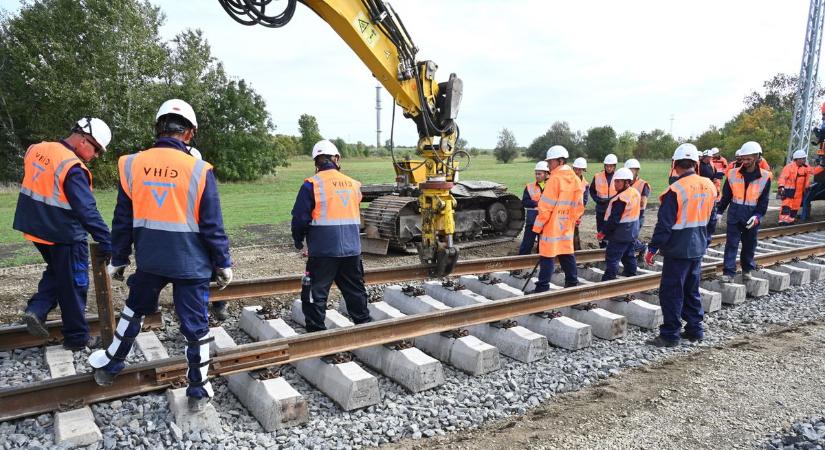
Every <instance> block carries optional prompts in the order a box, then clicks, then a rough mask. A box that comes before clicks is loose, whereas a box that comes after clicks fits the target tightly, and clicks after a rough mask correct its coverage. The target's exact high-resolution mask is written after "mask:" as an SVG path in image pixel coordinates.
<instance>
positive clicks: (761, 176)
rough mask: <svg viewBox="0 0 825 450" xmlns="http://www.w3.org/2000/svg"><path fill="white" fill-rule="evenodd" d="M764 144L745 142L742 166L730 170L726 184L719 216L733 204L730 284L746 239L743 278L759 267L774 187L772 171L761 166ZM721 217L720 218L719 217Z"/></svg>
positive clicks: (726, 274) (728, 242) (726, 277)
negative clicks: (757, 257) (762, 235)
mask: <svg viewBox="0 0 825 450" xmlns="http://www.w3.org/2000/svg"><path fill="white" fill-rule="evenodd" d="M760 153H762V146H760V145H759V143H757V142H754V141H749V142H745V143H744V144H742V148H740V149H739V154H740V155H741V157H742V167H739V168H734V169H731V170H729V171H728V174H727V180H725V185H724V186H723V187H722V200H720V201H719V208H718V215H719V216H721V215H722V214H724V213H725V210H726V209H727V208H728V206H730V210H729V211H728V220H727V224H728V226H727V236H726V237H725V269H724V272H723V275H722V278H721V280H722V281H723V282H726V283H729V282H731V281H732V280H733V277H734V276H735V275H736V251H737V249H738V248H739V241H740V240H741V241H742V251H741V252H740V265H741V266H742V278H743V279H744V280H750V278H751V277H750V272H751V271H752V270H754V269H756V263H755V262H754V260H753V256H754V253H755V251H756V239H757V233H758V232H759V224H760V223H761V222H762V218H763V217H764V216H765V213H766V212H767V211H768V195H769V193H770V189H771V173H770V172H768V171H767V170H765V169H761V168H760V167H759V166H758V162H757V161H758V158H759V154H760ZM717 218H720V217H718V216H717Z"/></svg>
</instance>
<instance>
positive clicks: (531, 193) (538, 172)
mask: <svg viewBox="0 0 825 450" xmlns="http://www.w3.org/2000/svg"><path fill="white" fill-rule="evenodd" d="M534 172H535V173H534V175H535V177H536V181H534V182H530V183H527V185H526V186H525V187H524V193H523V194H522V195H521V204H522V206H524V210H525V211H527V217H526V220H525V221H524V236H522V238H521V246H520V247H519V249H518V254H519V255H529V254H530V253H533V246H535V245H536V238H537V237H538V235H537V234H536V233H533V223H535V222H536V216H537V215H538V210H537V209H536V208H537V207H538V205H539V199H540V198H541V191H542V190H544V181H545V180H547V177H548V176H549V175H550V169H549V168H548V167H547V161H539V162H537V163H536V168H535V171H534Z"/></svg>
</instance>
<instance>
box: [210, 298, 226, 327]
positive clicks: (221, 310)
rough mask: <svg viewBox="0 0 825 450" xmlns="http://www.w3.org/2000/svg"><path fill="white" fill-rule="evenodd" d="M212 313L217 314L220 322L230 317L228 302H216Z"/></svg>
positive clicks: (216, 316)
mask: <svg viewBox="0 0 825 450" xmlns="http://www.w3.org/2000/svg"><path fill="white" fill-rule="evenodd" d="M212 315H213V316H215V319H217V320H218V321H219V322H223V321H225V320H226V319H228V318H229V307H228V306H227V304H226V302H219V303H218V302H216V303H214V304H212Z"/></svg>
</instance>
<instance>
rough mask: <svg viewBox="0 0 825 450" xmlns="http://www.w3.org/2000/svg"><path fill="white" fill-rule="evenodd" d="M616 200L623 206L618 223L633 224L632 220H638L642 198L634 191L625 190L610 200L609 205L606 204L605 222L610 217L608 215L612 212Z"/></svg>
mask: <svg viewBox="0 0 825 450" xmlns="http://www.w3.org/2000/svg"><path fill="white" fill-rule="evenodd" d="M616 200H621V201H623V202H624V204H625V207H624V212H623V213H622V217H621V219H620V220H619V223H628V222H633V221H634V220H639V214H640V213H641V210H642V208H641V202H642V196H641V194H639V191H637V190H636V189H625V190H623V191H622V192H620V193H619V195H617V196H615V197H613V198H612V199H610V203H608V204H607V211H605V213H604V220H607V219H608V217H610V213H611V212H612V211H613V203H614V202H615V201H616Z"/></svg>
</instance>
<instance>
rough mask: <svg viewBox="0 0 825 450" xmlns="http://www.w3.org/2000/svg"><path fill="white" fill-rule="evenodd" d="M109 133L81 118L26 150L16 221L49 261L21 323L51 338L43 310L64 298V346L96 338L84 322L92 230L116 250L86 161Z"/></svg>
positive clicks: (103, 126) (79, 345)
mask: <svg viewBox="0 0 825 450" xmlns="http://www.w3.org/2000/svg"><path fill="white" fill-rule="evenodd" d="M111 139H112V132H111V131H110V130H109V127H108V126H107V125H106V123H104V122H103V121H102V120H100V119H97V118H93V117H84V118H82V119H80V120H78V121H77V123H76V124H75V125H74V127H72V129H71V134H70V135H69V136H68V137H66V138H65V139H61V140H60V141H59V142H41V143H39V144H34V145H32V146H30V147H29V149H28V150H27V151H26V155H25V156H24V157H23V164H24V166H23V181H22V182H21V186H20V194H19V195H18V197H17V209H16V210H15V212H14V223H13V225H12V226H13V228H14V229H15V230H17V231H21V232H22V233H23V237H24V238H25V239H27V240H29V241H31V242H32V243H33V244H34V246H35V248H37V251H39V252H40V255H41V256H42V257H43V261H44V262H45V263H46V270H45V271H44V272H43V276H42V277H41V278H40V283H39V284H38V286H37V293H36V294H34V295H33V296H32V297H31V298H30V299H29V302H28V305H27V306H26V309H25V312H24V313H23V322H24V323H25V324H26V330H27V331H28V332H29V333H30V334H33V335H35V336H39V337H42V338H46V337H49V331H48V330H47V329H46V324H45V321H46V316H47V315H48V314H49V311H51V310H52V309H54V308H55V307H56V306H58V305H59V306H60V314H61V317H62V319H63V328H62V332H63V347H65V348H66V349H69V350H73V351H77V350H82V349H83V348H85V347H86V346H92V347H94V346H96V344H97V341H96V340H94V339H90V337H89V325H88V323H86V294H87V291H88V290H89V275H88V270H89V245H88V243H87V242H86V239H87V234H91V235H92V237H93V238H94V240H95V241H96V242H97V243H99V244H100V249H101V250H102V251H103V253H105V254H106V255H111V251H112V246H111V236H110V234H109V227H107V226H106V223H105V222H103V219H102V218H101V217H100V212H99V211H98V209H97V204H96V203H95V198H94V196H93V195H92V173H91V172H90V171H89V169H88V168H87V167H86V165H85V164H84V163H87V162H90V161H91V160H93V159H95V158H97V157H98V156H100V154H101V153H103V152H105V151H106V146H107V145H109V142H110V141H111ZM108 257H109V256H107V257H106V258H107V260H108Z"/></svg>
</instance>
